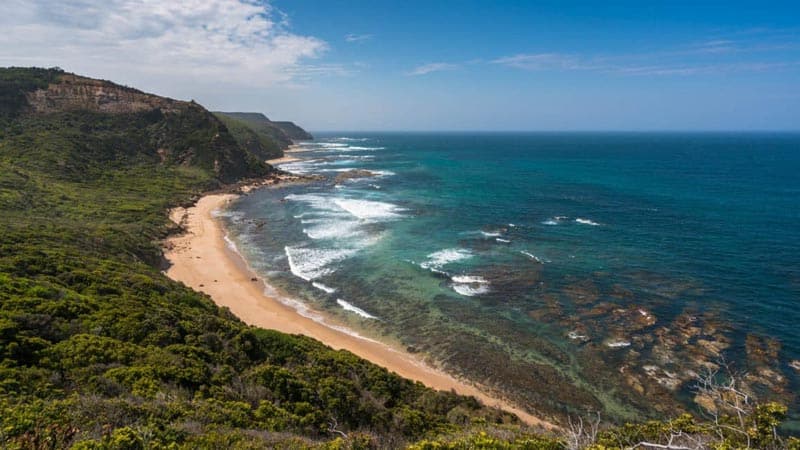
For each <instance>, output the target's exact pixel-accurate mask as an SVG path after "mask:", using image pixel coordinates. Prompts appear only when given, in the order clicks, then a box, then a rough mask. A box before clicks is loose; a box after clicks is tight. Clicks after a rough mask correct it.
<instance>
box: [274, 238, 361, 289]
mask: <svg viewBox="0 0 800 450" xmlns="http://www.w3.org/2000/svg"><path fill="white" fill-rule="evenodd" d="M284 251H285V252H286V257H287V258H288V260H289V269H290V270H291V271H292V273H293V274H295V275H296V276H297V277H300V278H302V279H304V280H306V281H311V280H313V279H315V278H319V277H321V276H325V275H329V274H331V273H333V272H335V271H336V269H335V268H334V267H331V265H332V264H333V263H336V262H339V261H341V260H343V259H346V258H348V257H349V256H352V255H353V254H354V253H355V252H357V250H356V249H349V248H348V249H321V248H309V247H290V246H286V247H284Z"/></svg>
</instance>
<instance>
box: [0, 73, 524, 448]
mask: <svg viewBox="0 0 800 450" xmlns="http://www.w3.org/2000/svg"><path fill="white" fill-rule="evenodd" d="M0 99H2V101H1V102H0V105H1V107H2V118H1V119H0V120H1V121H2V122H0V123H1V124H2V127H1V129H2V134H0V229H1V230H2V233H1V234H2V239H1V240H0V431H1V432H0V446H2V447H3V448H67V447H70V446H73V445H75V446H77V447H78V448H160V447H161V446H166V445H168V444H171V445H173V446H177V447H171V448H233V447H236V448H265V447H281V446H283V447H289V448H305V447H312V446H319V445H323V446H324V445H333V446H334V447H331V448H364V447H365V446H367V445H372V446H375V445H378V444H380V445H381V446H383V447H401V446H403V445H404V444H405V443H407V442H412V441H415V440H417V439H420V438H422V437H424V436H426V435H428V434H430V433H441V432H447V431H452V430H457V429H463V427H464V426H466V425H468V424H470V423H482V424H487V423H513V422H515V420H516V419H515V418H514V417H513V416H510V415H508V414H504V413H501V412H499V411H496V410H492V409H487V408H484V407H482V406H481V405H480V404H478V402H477V401H475V400H474V399H472V398H467V397H461V396H458V395H455V394H451V393H447V392H436V391H433V390H431V389H428V388H426V387H424V386H423V385H421V384H419V383H414V382H411V381H409V380H405V379H403V378H400V377H399V376H397V375H394V374H392V373H389V372H388V371H387V370H385V369H383V368H380V367H378V366H375V365H373V364H371V363H369V362H367V361H365V360H363V359H360V358H358V357H355V356H354V355H352V354H350V353H348V352H344V351H333V350H331V349H330V348H329V347H326V346H325V345H323V344H321V343H319V342H317V341H314V340H312V339H308V338H304V337H300V336H290V335H284V334H281V333H277V332H273V331H267V330H262V329H255V328H252V327H248V326H246V325H245V324H243V323H242V322H241V321H240V320H238V319H237V318H235V317H233V316H232V315H231V314H230V313H229V312H228V311H227V310H225V309H220V308H218V307H217V306H215V305H214V303H213V302H212V301H211V300H210V299H209V298H208V297H207V296H205V295H203V294H200V293H198V292H194V291H192V290H190V289H188V288H186V287H185V286H183V285H181V284H179V283H176V282H173V281H171V280H169V279H168V278H166V277H165V276H164V275H163V274H162V273H161V272H160V269H161V264H162V259H161V249H160V242H161V241H162V239H163V238H164V237H165V236H167V235H168V234H169V233H175V232H177V231H179V230H178V229H177V227H176V226H175V225H174V224H171V222H169V221H168V218H167V210H168V208H170V207H172V206H175V205H179V204H187V203H189V202H192V201H193V199H196V198H197V196H198V195H200V193H202V192H205V191H207V190H209V189H216V188H220V187H222V186H224V185H225V184H227V183H230V182H234V181H238V180H241V179H243V178H247V177H263V176H265V175H269V173H270V168H269V167H268V166H267V165H265V164H263V163H261V162H259V161H258V159H257V158H255V157H254V156H253V155H252V154H250V153H249V152H247V151H246V150H243V149H242V148H241V147H240V146H238V145H237V144H236V142H235V141H234V139H233V138H232V137H231V135H230V133H229V132H228V130H227V129H226V127H225V126H224V125H223V124H222V123H221V122H219V121H218V120H217V119H216V118H215V117H214V116H213V115H211V114H210V113H209V112H208V111H206V110H205V109H204V108H202V107H201V106H199V105H197V104H195V103H192V102H180V101H176V100H170V99H166V98H162V97H157V96H153V95H149V94H145V93H142V92H140V91H137V90H135V89H130V88H126V87H122V86H119V85H116V84H113V83H110V82H106V81H100V80H92V79H89V78H85V77H80V76H77V75H72V74H67V73H64V72H62V71H60V70H57V69H19V68H12V69H0ZM45 443H46V444H45ZM358 443H361V444H359V445H362V444H363V445H362V446H361V447H357V444H358Z"/></svg>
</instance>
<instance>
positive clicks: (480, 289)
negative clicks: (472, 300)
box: [452, 283, 489, 297]
mask: <svg viewBox="0 0 800 450" xmlns="http://www.w3.org/2000/svg"><path fill="white" fill-rule="evenodd" d="M452 287H453V290H454V291H456V292H457V293H459V294H461V295H464V296H466V297H474V296H476V295H480V294H485V293H487V292H489V287H488V286H486V285H485V284H477V285H476V284H461V283H453V286H452Z"/></svg>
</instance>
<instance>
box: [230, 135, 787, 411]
mask: <svg viewBox="0 0 800 450" xmlns="http://www.w3.org/2000/svg"><path fill="white" fill-rule="evenodd" d="M302 148H303V150H305V151H303V152H302V153H298V154H297V155H298V156H300V157H302V158H304V160H303V161H301V162H296V163H289V164H285V165H283V166H281V168H282V169H284V170H289V171H295V172H300V173H307V174H312V173H313V174H319V175H323V176H324V177H325V180H322V181H316V182H313V183H309V184H302V185H291V186H284V187H280V188H276V189H265V190H260V191H257V192H255V193H253V194H252V195H249V196H246V197H244V198H243V199H242V200H240V201H238V202H237V203H236V204H235V205H234V206H233V208H232V209H231V210H230V211H228V212H226V213H225V216H226V217H227V225H228V228H229V230H230V233H231V239H232V240H233V241H234V242H235V243H236V245H237V247H238V248H239V250H240V251H241V252H242V253H243V254H244V256H245V257H246V258H247V259H248V261H249V262H250V263H251V265H252V266H253V267H254V268H255V269H256V270H257V271H259V272H260V273H262V274H263V275H264V276H266V277H267V278H268V279H270V280H271V282H272V283H273V284H274V285H276V286H280V287H282V288H284V289H286V290H287V291H288V292H292V293H293V295H294V296H295V300H298V301H301V302H303V303H305V304H308V305H311V306H312V307H313V308H314V309H317V310H320V311H325V312H327V313H328V314H331V315H333V316H335V317H336V318H337V319H338V320H339V321H342V322H345V323H346V324H348V325H349V326H350V327H352V328H353V329H355V330H358V332H359V333H361V334H366V335H369V336H372V337H380V336H384V337H387V338H391V339H392V340H393V341H395V342H400V343H402V345H404V346H406V347H407V348H408V349H409V350H410V351H413V352H420V353H421V354H422V355H425V356H426V357H430V358H431V359H432V360H434V361H436V362H437V363H438V364H440V365H442V366H443V367H444V368H446V369H448V370H451V371H453V372H457V373H460V374H463V375H465V376H467V377H468V378H470V379H473V380H476V381H479V382H481V383H483V384H486V385H488V386H491V387H493V388H495V389H498V390H499V391H501V392H504V393H506V394H507V395H509V396H511V397H513V398H514V399H515V400H517V401H519V402H521V403H523V404H526V405H527V406H529V407H531V408H532V409H534V410H537V411H542V412H554V413H560V412H568V411H582V410H585V409H601V410H604V411H606V412H607V414H609V415H611V416H614V417H620V418H629V417H635V416H637V415H641V414H646V415H657V414H659V413H663V412H668V411H673V410H675V409H678V408H685V407H688V408H691V407H692V404H691V400H692V398H693V396H694V391H693V390H692V385H693V384H694V379H695V377H696V374H698V373H702V372H704V371H706V370H713V369H715V368H717V367H718V366H719V364H720V360H721V358H723V357H724V358H725V359H726V360H727V361H729V362H732V365H733V366H734V368H735V370H737V371H748V372H749V373H751V374H758V376H756V377H751V378H748V380H749V381H748V383H749V385H750V388H751V389H752V390H753V391H754V392H756V393H758V394H759V395H761V396H764V397H771V398H779V399H781V400H784V401H788V402H790V403H792V402H794V407H795V409H796V398H795V395H794V394H795V393H796V392H797V388H798V380H797V378H798V377H797V375H798V370H797V369H794V368H792V367H791V364H792V362H793V361H795V360H797V359H800V333H798V332H797V329H798V324H800V312H799V309H798V306H799V304H800V209H799V208H798V206H800V200H799V199H800V135H797V134H699V133H697V134H657V133H635V134H633V133H632V134H625V133H568V134H560V133H540V134H456V133H438V134H433V133H431V134H427V133H426V134H408V133H406V134H401V133H380V134H364V133H333V134H321V135H320V136H318V138H317V140H316V141H315V142H313V143H304V144H303V147H302ZM350 169H366V170H369V171H372V172H373V175H374V176H372V177H365V178H356V179H340V180H338V181H337V180H336V179H335V178H336V177H337V175H341V174H342V173H345V172H346V171H348V170H350ZM654 400H656V401H654Z"/></svg>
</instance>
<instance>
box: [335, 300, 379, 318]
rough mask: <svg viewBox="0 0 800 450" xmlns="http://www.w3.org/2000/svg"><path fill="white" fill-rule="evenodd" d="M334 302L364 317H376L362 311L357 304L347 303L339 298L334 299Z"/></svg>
mask: <svg viewBox="0 0 800 450" xmlns="http://www.w3.org/2000/svg"><path fill="white" fill-rule="evenodd" d="M336 303H338V304H339V306H341V307H342V308H343V309H344V310H345V311H350V312H352V313H356V314H358V315H359V316H361V317H364V318H365V319H377V317H375V316H373V315H372V314H370V313H368V312H366V311H364V310H363V309H361V308H359V307H358V306H355V305H353V304H352V303H348V302H346V301H344V300H342V299H340V298H337V299H336Z"/></svg>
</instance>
